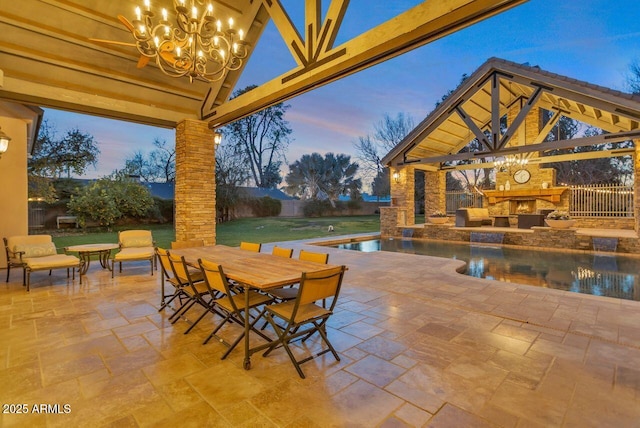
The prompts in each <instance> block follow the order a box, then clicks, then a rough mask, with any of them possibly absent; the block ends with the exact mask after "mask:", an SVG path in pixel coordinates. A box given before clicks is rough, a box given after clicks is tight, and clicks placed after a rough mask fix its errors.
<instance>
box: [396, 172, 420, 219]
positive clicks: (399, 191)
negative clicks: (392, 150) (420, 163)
mask: <svg viewBox="0 0 640 428" xmlns="http://www.w3.org/2000/svg"><path fill="white" fill-rule="evenodd" d="M396 172H397V173H398V181H397V182H396V179H395V178H394V177H393V175H394V173H396ZM415 187H416V185H415V168H414V167H412V166H403V167H400V168H395V167H392V168H391V205H392V206H394V207H397V208H398V226H411V225H414V224H416V216H415V205H416V202H415ZM402 219H404V224H402V223H403V221H402Z"/></svg>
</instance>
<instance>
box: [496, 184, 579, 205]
mask: <svg viewBox="0 0 640 428" xmlns="http://www.w3.org/2000/svg"><path fill="white" fill-rule="evenodd" d="M566 190H567V188H566V187H550V188H548V189H519V190H503V191H500V190H485V191H484V194H485V195H486V196H487V197H488V198H489V203H490V204H497V203H499V202H504V201H509V200H513V199H515V200H526V199H543V200H545V201H549V202H553V203H558V202H560V196H561V195H562V194H563V193H564V192H565V191H566Z"/></svg>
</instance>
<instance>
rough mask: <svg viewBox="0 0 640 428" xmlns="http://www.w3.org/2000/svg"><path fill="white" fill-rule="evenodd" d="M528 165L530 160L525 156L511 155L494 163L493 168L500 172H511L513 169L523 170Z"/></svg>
mask: <svg viewBox="0 0 640 428" xmlns="http://www.w3.org/2000/svg"><path fill="white" fill-rule="evenodd" d="M528 163H529V159H527V158H526V157H524V155H509V156H505V157H504V158H501V159H496V160H495V161H493V166H494V167H495V168H497V169H498V170H499V171H505V170H509V171H511V168H523V167H524V166H525V165H526V164H528Z"/></svg>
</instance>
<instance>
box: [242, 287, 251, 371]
mask: <svg viewBox="0 0 640 428" xmlns="http://www.w3.org/2000/svg"><path fill="white" fill-rule="evenodd" d="M249 290H250V288H249V286H246V285H245V287H244V295H245V296H244V364H243V367H244V369H245V370H249V369H250V368H251V354H250V353H249Z"/></svg>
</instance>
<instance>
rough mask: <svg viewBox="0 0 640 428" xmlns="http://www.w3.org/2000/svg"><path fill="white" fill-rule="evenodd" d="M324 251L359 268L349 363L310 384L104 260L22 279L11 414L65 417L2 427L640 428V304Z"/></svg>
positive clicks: (343, 336) (341, 324)
mask: <svg viewBox="0 0 640 428" xmlns="http://www.w3.org/2000/svg"><path fill="white" fill-rule="evenodd" d="M360 236H361V235H359V236H350V237H349V238H353V239H357V238H359V237H360ZM328 239H335V237H328ZM279 245H282V246H287V247H290V248H291V247H292V248H295V249H296V250H299V249H301V248H306V249H309V250H315V251H318V250H319V247H317V246H310V245H309V242H308V241H307V242H305V241H298V242H283V243H279ZM270 247H271V245H268V244H265V245H263V251H265V252H268V251H270ZM322 251H326V252H328V253H330V262H331V263H343V264H346V265H347V266H348V267H349V271H348V272H347V274H346V276H345V281H344V285H343V290H342V294H341V296H340V300H339V304H338V308H337V311H336V313H335V315H334V316H333V318H332V319H331V321H330V323H329V328H328V334H329V337H330V339H331V341H332V343H333V344H334V345H335V346H336V348H337V349H338V351H339V354H340V356H341V361H340V362H336V361H335V360H333V357H331V356H330V354H325V355H324V356H323V357H321V358H319V359H316V360H314V361H313V362H309V363H306V364H304V365H303V370H304V371H305V373H306V374H307V379H306V380H303V379H300V378H299V377H298V376H297V374H296V372H295V370H294V368H293V366H292V365H291V363H290V362H289V360H288V358H287V356H286V354H285V352H283V351H282V350H279V351H276V352H273V353H272V354H271V355H269V356H268V357H262V356H261V355H254V357H253V358H252V363H253V367H252V369H251V370H250V371H245V370H243V369H242V356H241V352H240V351H239V350H235V351H234V352H232V354H231V356H230V357H229V358H228V359H227V360H224V361H221V360H220V356H221V355H222V353H223V352H224V350H225V348H224V346H223V345H221V344H218V343H209V344H207V345H202V341H203V339H204V338H205V337H206V336H207V335H208V333H209V332H210V329H211V327H212V326H213V325H214V319H213V318H210V317H206V318H205V319H204V320H203V322H201V323H200V324H198V325H197V326H196V328H194V329H193V331H192V332H191V333H189V334H188V335H185V334H183V333H184V331H185V329H186V328H187V327H188V325H189V322H188V321H187V320H185V319H181V320H179V321H178V322H177V323H176V324H173V325H172V324H170V323H169V322H168V316H169V314H167V313H165V312H160V313H159V312H158V311H157V309H158V304H159V299H160V298H159V294H160V291H159V275H154V276H153V277H152V276H149V274H148V270H147V269H148V264H144V263H140V264H136V263H131V264H127V265H126V266H124V267H123V273H122V274H118V273H116V277H115V279H111V274H110V273H109V272H108V271H106V270H102V269H101V268H100V267H99V265H92V266H91V268H90V270H89V272H88V274H87V275H86V276H85V277H84V278H83V284H82V285H79V284H78V280H77V279H76V281H75V282H72V281H71V280H70V279H69V280H67V278H66V274H65V273H64V272H62V271H54V272H53V274H52V276H48V275H47V273H46V272H37V273H35V274H33V275H32V290H31V292H30V293H26V292H25V290H24V288H23V287H22V285H21V274H20V273H18V272H12V275H11V279H12V280H11V282H9V283H8V284H4V283H3V284H4V285H3V286H2V288H4V289H3V290H2V291H1V292H0V309H1V311H0V321H1V323H0V344H1V347H0V355H1V356H2V360H1V361H2V366H1V367H0V381H2V383H3V388H2V391H1V392H0V396H1V397H2V402H3V403H27V404H29V405H33V404H40V403H49V404H55V403H60V404H70V406H71V413H69V414H65V415H61V414H33V413H30V414H28V415H24V414H23V415H18V414H2V416H1V417H2V419H1V420H0V425H2V426H25V425H29V426H52V427H53V426H65V427H66V426H134V427H135V426H171V425H175V424H181V426H223V427H232V426H233V427H241V426H242V427H248V426H266V427H269V426H273V427H276V426H278V427H298V426H300V427H302V426H304V427H328V426H334V427H342V426H345V427H360V426H361V427H374V426H375V427H410V426H413V427H513V428H524V427H603V426H612V427H613V426H615V427H637V426H638V425H639V423H640V422H639V421H640V302H635V301H627V300H618V299H611V298H604V297H597V296H590V295H582V294H577V293H570V292H565V291H558V290H550V289H544V288H538V287H532V286H526V285H519V284H514V283H503V282H498V281H489V280H483V279H479V278H472V277H468V276H464V275H460V274H458V273H456V269H457V268H459V267H460V265H461V263H462V262H460V261H455V260H448V259H442V258H435V257H427V256H416V255H411V254H400V253H383V252H377V253H360V252H357V251H349V250H339V249H336V248H330V247H324V248H322ZM295 255H296V254H294V256H295ZM3 273H4V272H3ZM198 315H199V313H198V312H197V311H196V310H195V309H194V311H193V314H190V315H189V317H188V318H189V320H193V319H195V318H196V317H197V316H198ZM215 322H217V320H215ZM237 333H238V327H237V326H234V325H232V326H229V327H228V328H227V329H225V330H224V332H223V334H228V335H231V336H234V335H235V334H237ZM317 346H318V342H317V341H308V342H307V344H306V347H308V348H310V349H317Z"/></svg>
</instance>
